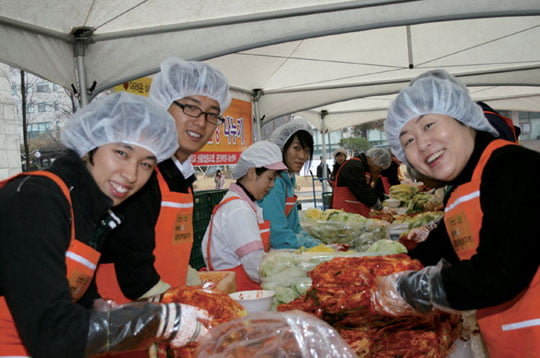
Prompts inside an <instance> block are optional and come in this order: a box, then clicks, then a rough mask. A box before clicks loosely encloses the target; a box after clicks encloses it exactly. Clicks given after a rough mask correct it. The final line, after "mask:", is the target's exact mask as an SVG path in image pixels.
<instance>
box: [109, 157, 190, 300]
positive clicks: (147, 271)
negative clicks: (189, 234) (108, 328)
mask: <svg viewBox="0 0 540 358" xmlns="http://www.w3.org/2000/svg"><path fill="white" fill-rule="evenodd" d="M158 167H159V169H160V171H161V173H162V174H163V177H164V178H165V181H166V182H167V184H168V185H169V189H171V190H172V191H175V192H180V193H188V192H189V189H190V188H191V189H192V185H193V182H194V181H195V176H194V175H192V176H190V177H189V178H187V179H185V178H184V176H183V175H182V173H181V172H180V170H179V169H178V168H177V167H176V165H175V164H174V161H173V160H172V159H167V160H165V161H163V162H161V163H160V164H159V165H158ZM160 208H161V192H160V189H159V184H158V180H157V176H156V174H155V173H154V174H153V175H152V177H151V178H150V180H149V181H148V183H146V185H145V186H144V187H143V188H141V190H140V191H139V192H138V193H136V194H135V195H133V196H132V197H130V198H129V199H127V200H126V201H125V202H123V203H122V204H120V205H119V206H118V207H117V208H115V212H117V213H118V214H119V215H121V216H122V217H123V218H124V219H123V224H122V225H120V227H119V228H118V229H117V230H115V231H114V232H113V233H111V239H110V240H108V241H107V245H108V246H107V252H108V254H107V255H104V256H103V257H102V261H103V262H114V263H115V266H114V267H115V271H116V275H117V279H118V284H119V286H120V288H121V290H122V293H123V294H124V295H125V296H126V297H127V298H129V299H132V300H135V299H137V298H139V297H141V296H142V295H143V294H144V293H146V292H147V291H148V290H149V289H151V288H152V287H153V286H154V285H155V284H156V283H157V282H158V281H159V280H160V276H159V274H158V273H157V271H156V269H155V268H154V261H155V258H154V254H153V251H154V248H155V243H154V242H155V241H154V240H155V232H154V228H155V226H156V223H157V220H158V216H159V212H160Z"/></svg>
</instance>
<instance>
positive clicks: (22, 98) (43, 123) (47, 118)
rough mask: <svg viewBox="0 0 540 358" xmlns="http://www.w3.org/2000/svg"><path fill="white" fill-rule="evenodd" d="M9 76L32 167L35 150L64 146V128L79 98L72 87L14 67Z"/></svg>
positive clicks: (26, 156) (27, 158)
mask: <svg viewBox="0 0 540 358" xmlns="http://www.w3.org/2000/svg"><path fill="white" fill-rule="evenodd" d="M9 80H10V82H11V86H12V88H13V89H14V91H13V97H14V100H15V102H16V103H17V104H20V105H18V106H17V109H18V110H17V113H18V116H19V118H20V119H21V127H22V131H21V133H22V142H23V146H24V148H22V152H23V153H24V157H25V166H26V168H30V167H31V160H32V156H33V155H34V154H35V153H38V152H42V153H47V152H49V153H50V152H55V151H58V150H59V148H61V147H62V146H61V143H60V129H61V128H62V127H63V126H64V125H65V123H66V121H67V119H68V118H69V116H70V115H71V114H72V113H74V111H76V109H77V104H78V101H77V100H76V98H75V97H74V96H73V94H72V93H71V92H70V91H69V90H67V89H65V88H62V87H60V86H57V85H55V84H53V83H51V82H48V81H46V80H44V79H42V78H40V77H38V76H35V75H32V74H28V73H25V72H24V71H22V70H19V69H16V68H13V67H12V68H11V75H10V76H9ZM36 128H37V129H36ZM37 159H40V158H37ZM41 159H43V158H41Z"/></svg>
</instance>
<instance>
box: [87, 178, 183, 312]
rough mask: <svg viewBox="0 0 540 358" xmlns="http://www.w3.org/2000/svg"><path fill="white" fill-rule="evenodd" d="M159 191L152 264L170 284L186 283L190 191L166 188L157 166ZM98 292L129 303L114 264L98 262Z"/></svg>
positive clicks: (119, 301)
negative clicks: (158, 208) (159, 206)
mask: <svg viewBox="0 0 540 358" xmlns="http://www.w3.org/2000/svg"><path fill="white" fill-rule="evenodd" d="M156 172H157V179H158V183H159V188H160V191H161V209H160V212H159V217H158V221H157V223H156V227H155V233H156V234H155V235H156V236H155V245H156V246H155V248H154V257H155V259H156V260H155V262H154V267H155V269H156V271H157V273H158V274H159V276H160V277H161V280H162V281H165V282H167V283H168V284H169V285H171V286H172V287H177V286H182V285H185V284H186V279H187V271H188V265H189V257H190V254H191V247H192V246H193V193H192V192H191V189H190V190H189V193H177V192H173V191H170V190H169V186H168V185H167V182H166V181H165V179H164V178H163V175H162V174H161V172H160V171H159V169H157V168H156ZM97 285H98V288H99V293H100V295H101V296H102V297H104V298H109V299H112V300H114V301H115V302H117V303H126V302H130V300H129V299H128V298H126V297H125V296H124V294H123V293H122V291H121V289H120V286H119V285H118V281H117V279H116V271H115V269H114V264H112V263H108V264H101V265H100V266H99V269H98V272H97Z"/></svg>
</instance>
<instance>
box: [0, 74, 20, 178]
mask: <svg viewBox="0 0 540 358" xmlns="http://www.w3.org/2000/svg"><path fill="white" fill-rule="evenodd" d="M9 74H10V71H9V66H7V65H4V64H1V63H0V180H2V179H6V178H9V177H10V176H12V175H15V174H17V173H19V172H20V171H21V159H20V158H21V152H20V145H19V136H18V130H19V123H20V122H18V117H17V110H16V108H15V104H14V103H13V100H12V96H11V84H10V81H9Z"/></svg>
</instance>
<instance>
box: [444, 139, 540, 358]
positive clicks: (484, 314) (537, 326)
mask: <svg viewBox="0 0 540 358" xmlns="http://www.w3.org/2000/svg"><path fill="white" fill-rule="evenodd" d="M506 145H513V143H511V142H509V141H505V140H501V139H498V140H495V141H493V142H491V143H490V144H489V145H488V146H487V148H486V149H485V150H484V153H482V156H481V157H480V160H479V162H478V164H477V166H476V168H475V170H474V172H473V175H472V178H471V181H470V182H468V183H465V184H463V185H460V186H459V187H457V188H456V189H455V190H454V192H453V193H452V194H451V195H450V198H449V200H448V203H447V205H446V208H445V212H444V222H445V224H446V228H447V231H448V235H449V236H450V240H451V241H452V245H453V246H454V250H455V251H456V253H457V255H458V256H459V258H460V259H461V260H468V259H470V258H471V257H472V256H473V255H474V254H475V253H476V248H477V247H478V245H479V240H480V237H479V233H480V228H481V226H482V217H483V213H482V210H481V208H480V182H481V177H482V172H483V170H484V167H485V165H486V162H487V161H488V159H489V158H490V156H491V154H492V153H493V151H494V150H495V149H497V148H500V147H502V146H506ZM476 315H477V318H478V325H479V326H480V331H481V332H482V336H483V338H484V341H485V342H486V345H487V348H488V351H489V355H490V358H508V357H517V356H519V357H534V356H540V271H537V272H536V275H535V276H534V278H533V280H532V281H531V283H530V285H529V287H528V288H527V289H526V290H525V291H524V292H523V293H521V294H520V295H519V296H518V297H516V298H514V299H512V300H510V301H509V302H505V303H503V304H501V305H498V306H494V307H489V308H484V309H479V310H478V311H477V313H476ZM516 354H517V355H516Z"/></svg>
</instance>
